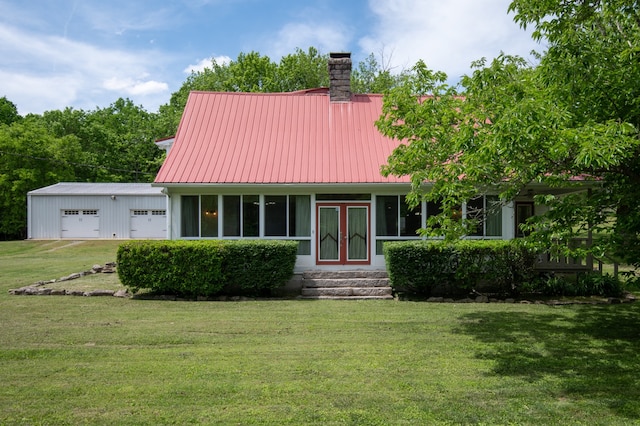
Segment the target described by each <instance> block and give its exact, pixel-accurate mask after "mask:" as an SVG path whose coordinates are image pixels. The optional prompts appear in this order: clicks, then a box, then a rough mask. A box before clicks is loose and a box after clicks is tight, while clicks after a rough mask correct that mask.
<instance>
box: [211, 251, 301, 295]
mask: <svg viewBox="0 0 640 426" xmlns="http://www.w3.org/2000/svg"><path fill="white" fill-rule="evenodd" d="M297 251H298V243H296V242H292V241H275V240H273V241H269V240H262V241H257V240H238V241H233V242H232V243H227V244H225V245H224V252H223V253H224V258H223V263H222V269H223V273H224V278H225V288H226V289H227V290H228V291H236V290H239V291H240V292H241V293H243V294H251V295H269V294H270V291H271V290H272V289H275V288H278V287H280V286H282V285H284V284H285V283H286V282H287V280H289V279H290V278H291V276H292V275H293V268H294V266H295V264H296V258H297Z"/></svg>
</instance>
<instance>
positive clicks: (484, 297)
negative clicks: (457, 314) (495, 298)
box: [476, 296, 489, 303]
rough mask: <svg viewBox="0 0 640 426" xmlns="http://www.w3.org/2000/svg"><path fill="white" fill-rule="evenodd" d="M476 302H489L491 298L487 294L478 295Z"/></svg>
mask: <svg viewBox="0 0 640 426" xmlns="http://www.w3.org/2000/svg"><path fill="white" fill-rule="evenodd" d="M476 303H489V298H488V297H487V296H478V297H476Z"/></svg>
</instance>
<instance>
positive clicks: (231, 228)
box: [222, 195, 240, 237]
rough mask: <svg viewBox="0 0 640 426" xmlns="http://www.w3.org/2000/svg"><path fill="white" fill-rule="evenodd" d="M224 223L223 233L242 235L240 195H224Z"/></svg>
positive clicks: (235, 235) (227, 235)
mask: <svg viewBox="0 0 640 426" xmlns="http://www.w3.org/2000/svg"><path fill="white" fill-rule="evenodd" d="M222 205H223V213H224V225H223V233H222V235H224V236H225V237H239V236H240V196H239V195H225V196H224V197H222Z"/></svg>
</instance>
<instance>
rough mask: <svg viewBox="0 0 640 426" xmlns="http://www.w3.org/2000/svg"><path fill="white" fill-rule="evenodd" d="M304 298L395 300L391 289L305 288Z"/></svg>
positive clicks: (303, 289)
mask: <svg viewBox="0 0 640 426" xmlns="http://www.w3.org/2000/svg"><path fill="white" fill-rule="evenodd" d="M301 294H302V297H318V296H325V297H327V296H332V297H354V296H355V297H370V296H375V297H386V296H388V297H389V298H393V295H392V290H391V287H316V288H313V287H303V288H302V292H301Z"/></svg>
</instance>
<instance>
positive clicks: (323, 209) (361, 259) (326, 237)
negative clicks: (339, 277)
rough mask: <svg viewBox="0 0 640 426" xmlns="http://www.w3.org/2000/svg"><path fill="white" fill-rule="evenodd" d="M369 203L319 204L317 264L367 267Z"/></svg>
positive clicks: (368, 261)
mask: <svg viewBox="0 0 640 426" xmlns="http://www.w3.org/2000/svg"><path fill="white" fill-rule="evenodd" d="M369 210H370V205H369V204H368V203H318V204H317V215H316V217H317V224H316V236H317V238H316V260H317V262H316V263H317V264H318V265H368V264H370V263H371V260H370V258H369V252H370V241H369V240H370V239H369V218H370V214H369Z"/></svg>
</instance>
